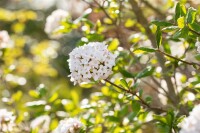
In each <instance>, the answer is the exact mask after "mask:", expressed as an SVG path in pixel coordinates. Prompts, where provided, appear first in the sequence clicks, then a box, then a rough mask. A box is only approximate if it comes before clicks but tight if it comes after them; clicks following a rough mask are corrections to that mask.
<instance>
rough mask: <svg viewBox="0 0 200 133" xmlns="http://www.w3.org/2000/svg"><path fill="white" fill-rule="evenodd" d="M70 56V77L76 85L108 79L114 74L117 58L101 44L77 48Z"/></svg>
mask: <svg viewBox="0 0 200 133" xmlns="http://www.w3.org/2000/svg"><path fill="white" fill-rule="evenodd" d="M69 56H70V57H69V60H68V62H69V69H70V72H71V74H70V75H69V77H71V81H72V82H74V84H76V83H82V82H90V81H91V80H92V79H93V80H95V81H97V80H101V79H106V78H107V77H108V76H109V75H110V74H112V67H113V66H114V65H115V58H116V55H114V54H112V53H111V52H109V51H108V49H107V45H105V44H104V43H101V42H91V43H89V44H87V45H84V46H81V47H78V48H75V49H74V50H73V51H72V52H71V53H70V54H69Z"/></svg>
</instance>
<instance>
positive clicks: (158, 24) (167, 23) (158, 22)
mask: <svg viewBox="0 0 200 133" xmlns="http://www.w3.org/2000/svg"><path fill="white" fill-rule="evenodd" d="M151 23H152V24H155V25H156V26H164V27H166V26H172V25H173V24H172V23H169V22H165V21H157V20H156V21H153V22H151Z"/></svg>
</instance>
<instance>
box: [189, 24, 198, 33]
mask: <svg viewBox="0 0 200 133" xmlns="http://www.w3.org/2000/svg"><path fill="white" fill-rule="evenodd" d="M188 26H189V28H190V29H192V30H194V31H196V32H198V33H200V25H199V24H198V23H196V22H194V23H191V24H188Z"/></svg>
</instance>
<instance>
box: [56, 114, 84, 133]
mask: <svg viewBox="0 0 200 133" xmlns="http://www.w3.org/2000/svg"><path fill="white" fill-rule="evenodd" d="M83 127H84V125H83V124H82V123H81V121H80V120H78V119H76V118H69V119H66V120H62V121H60V123H59V125H58V127H57V128H56V131H55V132H54V133H79V131H80V130H81V128H83Z"/></svg>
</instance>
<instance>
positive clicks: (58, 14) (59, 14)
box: [44, 9, 69, 35]
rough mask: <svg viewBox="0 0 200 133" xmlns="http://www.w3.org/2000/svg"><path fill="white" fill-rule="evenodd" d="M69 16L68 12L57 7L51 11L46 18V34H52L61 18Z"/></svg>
mask: <svg viewBox="0 0 200 133" xmlns="http://www.w3.org/2000/svg"><path fill="white" fill-rule="evenodd" d="M67 17H69V13H68V12H67V11H65V10H62V9H57V10H55V11H53V12H52V13H51V15H49V16H48V17H47V19H46V24H45V29H44V31H45V32H46V33H47V34H50V35H51V34H53V32H55V30H56V29H57V28H58V27H59V26H60V24H61V22H62V20H63V19H65V18H67Z"/></svg>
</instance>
